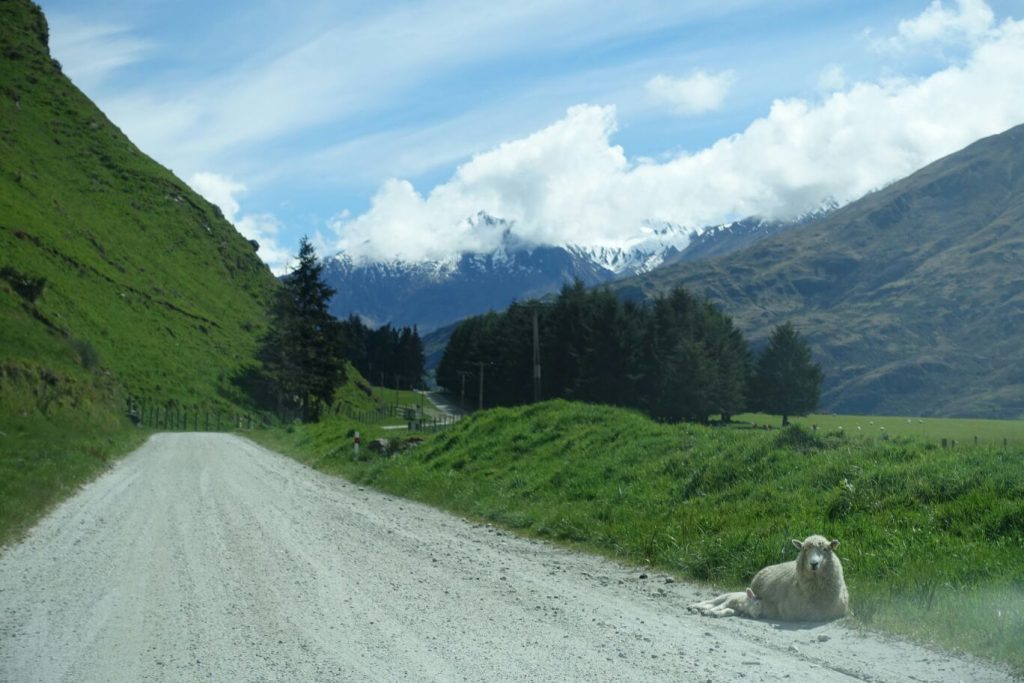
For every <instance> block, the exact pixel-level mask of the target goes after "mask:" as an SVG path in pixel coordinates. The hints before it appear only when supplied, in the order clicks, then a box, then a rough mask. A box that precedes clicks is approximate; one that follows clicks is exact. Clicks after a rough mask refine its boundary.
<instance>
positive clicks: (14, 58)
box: [0, 0, 276, 540]
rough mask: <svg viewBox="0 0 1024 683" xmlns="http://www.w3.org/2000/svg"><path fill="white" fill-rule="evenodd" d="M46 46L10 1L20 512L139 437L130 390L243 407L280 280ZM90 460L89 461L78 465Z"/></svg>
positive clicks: (6, 226) (4, 72) (4, 362)
mask: <svg viewBox="0 0 1024 683" xmlns="http://www.w3.org/2000/svg"><path fill="white" fill-rule="evenodd" d="M47 39H48V30H47V24H46V19H45V17H44V16H43V14H42V12H41V11H40V9H39V8H38V7H37V6H36V5H35V4H34V3H32V2H29V1H28V0H0V467H2V468H3V470H4V471H3V472H0V480H3V482H4V483H3V484H0V489H3V490H0V494H3V495H0V500H2V501H3V502H2V503H0V517H3V518H6V519H10V518H12V516H17V515H20V514H21V512H19V511H18V510H14V509H12V507H17V505H18V504H16V503H15V502H12V498H11V496H12V495H14V493H13V492H14V491H21V490H24V489H25V488H26V487H28V486H29V485H30V484H29V482H31V481H35V480H34V479H32V477H34V476H36V475H38V476H39V477H44V474H45V473H49V474H45V477H49V479H46V481H47V482H49V483H46V484H43V485H42V486H41V488H42V489H46V490H47V491H52V490H56V489H61V488H62V487H63V488H66V487H70V486H74V485H75V483H77V482H78V481H80V480H81V479H82V477H83V476H88V473H89V472H93V471H95V470H96V467H101V466H102V464H103V462H104V461H105V460H106V458H107V457H108V456H109V455H110V454H111V453H113V452H116V451H118V450H122V449H123V448H124V447H125V445H126V442H125V441H124V438H125V437H124V435H125V433H126V424H127V421H126V419H125V417H124V416H125V413H126V399H127V397H128V396H129V395H130V396H135V397H138V398H143V399H147V400H150V401H159V402H161V403H167V402H174V403H176V404H179V405H202V406H210V407H214V408H216V407H225V408H227V407H232V406H238V405H242V406H243V407H244V405H245V404H246V402H247V400H248V399H247V397H246V396H245V394H244V393H243V392H242V391H241V390H240V389H238V388H237V385H236V383H235V381H234V380H235V378H236V377H237V376H239V375H240V373H242V372H243V371H244V369H245V368H246V367H247V366H248V365H249V364H251V363H252V362H253V361H252V358H253V355H254V351H255V349H256V346H257V342H258V338H259V336H260V334H261V333H262V331H263V330H264V329H265V326H266V317H265V302H266V301H267V300H268V297H269V296H270V293H271V292H272V291H273V290H274V288H275V287H276V283H275V281H274V278H273V276H272V274H271V273H270V271H269V270H268V269H267V267H266V266H265V265H264V264H263V263H262V262H261V261H260V259H259V258H258V256H257V255H256V251H255V248H254V245H252V244H250V243H249V242H248V241H247V240H246V239H245V238H243V237H242V236H241V235H240V234H239V233H238V232H237V231H235V229H234V228H233V227H232V226H231V225H230V224H229V223H228V222H227V221H226V220H225V219H224V218H223V216H222V215H221V213H220V211H219V210H218V209H217V208H216V207H214V206H213V205H211V204H210V203H209V202H207V201H205V200H204V199H202V198H201V197H200V196H199V195H197V194H196V193H195V192H193V191H191V190H190V189H189V188H188V187H187V186H186V185H185V183H183V182H182V181H181V180H179V179H178V178H176V177H175V176H174V175H173V174H172V173H171V172H170V171H168V170H167V169H165V168H163V167H161V166H160V165H159V164H157V163H156V162H154V161H153V160H152V159H150V158H149V157H147V156H146V155H145V154H143V153H142V152H141V151H140V150H139V149H138V148H137V147H136V146H135V145H134V144H132V142H131V141H130V140H128V138H127V137H125V135H124V134H123V133H122V132H121V131H120V130H118V129H117V127H115V126H114V125H113V124H112V123H111V122H110V121H109V120H108V119H107V118H106V117H105V116H104V115H103V113H102V112H101V111H100V110H99V109H97V108H96V106H95V105H94V104H93V103H92V102H90V101H89V99H88V98H87V97H86V96H85V95H83V94H82V93H81V92H80V91H79V90H78V89H77V88H76V87H75V86H74V85H73V84H72V83H71V81H69V80H68V78H67V77H65V76H64V75H63V74H62V73H61V69H60V66H59V64H57V62H55V61H54V60H53V59H52V58H51V56H50V54H49V49H48V46H47ZM129 441H130V439H129ZM82 453H92V455H87V456H86V458H87V459H86V460H83V461H81V462H80V463H77V464H75V463H73V462H71V461H70V460H67V459H68V458H74V457H77V456H75V455H74V454H79V455H81V454H82ZM90 459H91V460H90ZM92 461H95V462H94V463H92V464H89V463H91V462H92ZM76 462H77V461H76ZM82 463H85V464H82ZM80 464H81V465H82V467H79V465H80ZM78 471H81V472H84V473H85V474H83V475H79V474H75V472H78ZM33 473H34V474H33ZM45 477H44V478H45ZM40 481H42V480H40ZM46 495H49V494H46ZM26 505H28V504H26ZM33 506H35V504H34V503H33V504H32V505H28V507H31V508H32V509H35V507H38V506H35V507H33ZM24 512H25V514H27V515H28V516H29V517H31V514H34V513H31V512H30V511H28V509H27V508H26V510H25V511H24ZM0 540H2V537H0Z"/></svg>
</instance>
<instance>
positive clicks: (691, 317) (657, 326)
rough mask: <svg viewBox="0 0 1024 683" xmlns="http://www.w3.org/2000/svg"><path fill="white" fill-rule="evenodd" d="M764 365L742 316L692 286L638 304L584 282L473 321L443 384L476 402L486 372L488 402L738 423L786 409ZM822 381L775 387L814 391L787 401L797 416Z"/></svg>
mask: <svg viewBox="0 0 1024 683" xmlns="http://www.w3.org/2000/svg"><path fill="white" fill-rule="evenodd" d="M535 317H536V320H537V325H536V329H537V343H536V345H535V344H534V331H533V330H534V318H535ZM794 341H795V342H796V343H797V346H799V345H800V344H802V343H803V342H802V340H800V339H799V338H798V337H797V338H796V339H795V340H794ZM535 348H536V351H537V352H539V365H540V373H539V374H540V377H539V382H536V381H535V379H534V378H535V375H536V374H537V372H536V369H535V367H534V365H535V363H534V353H535ZM800 349H801V353H804V352H806V353H807V354H809V350H807V349H806V347H805V346H802V347H800ZM755 367H756V365H755V362H754V358H753V355H752V353H751V351H750V348H749V345H748V343H747V341H746V339H745V338H744V336H743V334H742V333H741V332H740V331H739V329H737V328H736V327H735V325H734V324H733V322H732V320H731V319H730V318H729V317H728V316H726V315H725V314H723V313H722V312H720V311H719V310H718V309H717V308H715V307H714V306H713V305H712V304H711V303H709V302H707V301H702V300H699V299H697V298H696V297H694V296H693V295H692V294H690V293H689V292H687V291H686V290H685V289H682V288H677V289H674V290H673V291H671V292H670V293H668V294H666V295H664V296H661V297H659V298H657V299H655V300H653V301H652V302H649V303H645V304H637V303H632V302H628V301H622V300H620V299H619V298H618V297H616V296H615V294H614V293H613V292H612V291H611V290H609V289H607V288H598V289H592V290H588V289H586V288H585V287H584V286H583V284H582V283H581V282H578V281H577V282H576V283H574V284H572V285H566V286H565V287H563V288H562V291H561V293H560V294H559V295H558V297H557V298H556V299H555V300H554V301H553V302H550V303H547V302H544V303H542V302H539V301H527V302H523V303H515V304H513V305H512V306H511V307H509V308H508V309H507V310H506V311H505V312H503V313H493V312H492V313H488V314H486V315H479V316H474V317H471V318H468V319H466V320H465V321H463V322H462V323H461V324H460V325H459V326H458V327H457V328H456V329H455V330H454V332H453V334H452V337H451V340H450V342H449V344H448V346H447V348H446V349H445V352H444V355H443V357H442V359H441V363H440V365H439V366H438V369H437V382H438V384H439V385H440V386H441V387H443V388H444V389H446V390H447V391H448V392H449V393H451V394H452V395H453V396H456V397H462V398H463V399H464V400H465V402H466V403H467V404H470V405H476V404H477V402H478V400H479V386H480V382H479V380H480V374H481V372H482V373H483V379H484V381H483V386H484V390H483V404H484V407H490V406H497V405H517V404H523V403H529V402H531V401H533V400H535V398H537V397H538V396H537V394H539V398H543V399H551V398H565V399H572V400H579V401H585V402H591V403H604V404H609V405H619V406H626V407H633V408H637V409H639V410H642V411H644V412H646V413H647V414H649V415H650V416H651V417H654V418H656V419H662V420H667V421H677V420H688V421H695V422H707V421H708V420H709V418H710V417H711V416H712V415H716V416H718V415H721V416H722V417H723V418H724V419H729V417H730V416H731V415H733V414H736V413H739V412H743V411H745V410H747V409H749V408H752V407H754V406H761V405H763V406H764V407H766V408H772V407H774V406H775V405H778V401H777V400H768V401H762V400H760V397H759V396H758V395H757V393H758V392H759V391H766V390H767V389H766V387H767V386H768V385H766V384H765V382H764V381H763V375H761V376H759V377H760V378H761V379H762V381H759V382H754V381H753V379H754V377H755V375H754V372H753V371H754V368H755ZM799 367H803V366H802V365H800V366H799ZM820 382H821V375H820V370H819V371H818V374H815V375H814V376H813V377H810V378H804V379H802V380H801V381H798V382H792V383H790V384H788V385H786V387H783V388H781V389H780V388H775V389H772V390H773V391H796V390H799V391H804V390H805V389H806V391H808V392H810V393H811V394H812V396H811V398H809V399H807V398H801V399H799V400H794V401H793V402H792V403H791V404H787V409H788V406H789V405H794V406H796V407H797V409H798V410H799V411H800V412H790V414H791V415H792V414H805V411H809V410H813V409H814V408H815V407H816V405H817V390H818V387H819V386H820ZM793 387H795V388H793ZM812 404H813V405H812Z"/></svg>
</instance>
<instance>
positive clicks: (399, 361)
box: [341, 315, 426, 389]
mask: <svg viewBox="0 0 1024 683" xmlns="http://www.w3.org/2000/svg"><path fill="white" fill-rule="evenodd" d="M341 325H342V329H343V330H344V332H345V338H346V339H347V341H348V348H349V354H348V358H349V360H350V361H351V363H352V365H353V366H355V368H356V370H358V371H359V372H360V374H362V376H363V377H365V378H366V379H368V380H370V381H371V382H376V383H377V384H379V385H380V386H399V387H400V388H402V389H422V388H424V384H423V376H424V374H425V373H426V369H425V367H424V363H425V356H424V353H423V340H422V339H421V338H420V334H419V331H418V330H417V329H416V328H415V327H402V328H401V329H399V328H397V327H391V325H384V326H383V327H378V328H377V329H373V328H370V327H368V326H367V325H366V324H365V323H364V322H363V321H362V319H361V318H360V317H359V316H357V315H351V316H349V318H348V320H346V321H344V322H343V323H342V324H341Z"/></svg>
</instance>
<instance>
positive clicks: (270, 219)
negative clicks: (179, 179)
mask: <svg viewBox="0 0 1024 683" xmlns="http://www.w3.org/2000/svg"><path fill="white" fill-rule="evenodd" d="M188 184H189V185H190V186H192V189H193V190H195V191H196V192H198V193H199V194H201V195H203V196H204V197H206V199H207V200H208V201H210V202H211V203H213V204H216V205H217V206H218V207H220V210H221V212H222V213H223V214H224V217H225V218H226V219H227V220H228V222H230V223H232V224H233V225H234V226H235V229H236V230H238V232H240V233H241V234H242V235H244V236H245V238H246V239H250V240H256V241H257V242H259V245H260V249H259V252H258V253H259V255H260V258H261V259H263V262H264V263H266V264H267V265H268V266H269V267H270V269H271V270H272V271H273V272H274V273H275V274H277V275H281V274H283V273H284V272H286V271H287V267H288V262H289V260H290V259H291V254H290V253H289V252H288V250H287V249H286V248H285V247H282V246H281V245H280V244H279V243H278V235H279V233H280V232H281V224H280V222H279V221H278V220H277V218H275V217H274V216H273V215H271V214H266V213H262V214H245V215H241V216H240V215H239V213H238V212H239V210H240V209H241V207H240V205H239V203H238V200H237V199H236V198H235V195H239V194H243V193H244V192H245V191H246V190H247V189H248V188H246V186H245V184H244V183H241V182H238V181H237V180H234V179H233V178H230V177H228V176H225V175H220V174H218V173H210V172H209V171H201V172H199V173H194V174H193V175H192V176H191V177H190V178H189V180H188Z"/></svg>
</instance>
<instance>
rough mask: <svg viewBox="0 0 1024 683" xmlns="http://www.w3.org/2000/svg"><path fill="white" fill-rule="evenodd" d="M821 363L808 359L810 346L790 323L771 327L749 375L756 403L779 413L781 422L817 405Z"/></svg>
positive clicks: (819, 395)
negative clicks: (752, 374) (769, 335)
mask: <svg viewBox="0 0 1024 683" xmlns="http://www.w3.org/2000/svg"><path fill="white" fill-rule="evenodd" d="M823 377H824V375H823V374H822V372H821V366H820V365H818V364H817V363H814V362H813V361H812V360H811V349H810V347H809V346H808V345H807V343H806V342H804V340H803V339H802V338H801V337H800V334H799V333H798V332H797V331H796V328H794V327H793V325H792V324H791V323H788V322H787V323H785V324H783V325H779V326H777V327H776V328H775V329H774V330H772V336H771V339H770V340H769V342H768V346H766V347H765V348H764V350H762V351H761V354H760V356H758V359H757V365H756V369H755V373H754V378H753V394H754V400H755V402H756V404H757V406H758V407H759V408H760V409H761V410H764V411H765V412H768V413H772V414H774V415H781V416H782V425H783V426H786V425H788V424H789V418H790V416H792V415H807V414H808V413H811V412H813V411H814V410H815V409H817V407H818V400H819V398H820V397H821V382H822V379H823Z"/></svg>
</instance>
